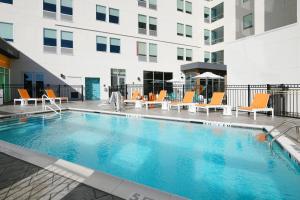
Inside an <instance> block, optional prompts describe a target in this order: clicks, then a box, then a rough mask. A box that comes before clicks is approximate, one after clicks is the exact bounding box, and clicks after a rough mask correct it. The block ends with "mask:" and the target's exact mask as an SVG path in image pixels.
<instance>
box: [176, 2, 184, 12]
mask: <svg viewBox="0 0 300 200" xmlns="http://www.w3.org/2000/svg"><path fill="white" fill-rule="evenodd" d="M177 10H178V11H180V12H183V0H177Z"/></svg>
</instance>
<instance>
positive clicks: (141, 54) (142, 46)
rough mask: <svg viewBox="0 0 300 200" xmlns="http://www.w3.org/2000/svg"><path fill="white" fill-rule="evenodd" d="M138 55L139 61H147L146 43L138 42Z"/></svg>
mask: <svg viewBox="0 0 300 200" xmlns="http://www.w3.org/2000/svg"><path fill="white" fill-rule="evenodd" d="M137 55H138V59H139V61H147V44H146V43H145V42H137Z"/></svg>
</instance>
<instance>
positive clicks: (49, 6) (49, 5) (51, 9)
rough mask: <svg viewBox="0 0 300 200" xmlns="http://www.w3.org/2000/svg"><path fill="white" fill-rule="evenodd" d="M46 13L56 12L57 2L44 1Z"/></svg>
mask: <svg viewBox="0 0 300 200" xmlns="http://www.w3.org/2000/svg"><path fill="white" fill-rule="evenodd" d="M43 7H44V11H49V12H56V0H44V3H43Z"/></svg>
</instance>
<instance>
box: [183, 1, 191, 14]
mask: <svg viewBox="0 0 300 200" xmlns="http://www.w3.org/2000/svg"><path fill="white" fill-rule="evenodd" d="M192 10H193V8H192V2H189V1H186V2H185V12H186V13H188V14H192Z"/></svg>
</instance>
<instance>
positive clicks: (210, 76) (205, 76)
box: [193, 72, 224, 102]
mask: <svg viewBox="0 0 300 200" xmlns="http://www.w3.org/2000/svg"><path fill="white" fill-rule="evenodd" d="M193 78H195V79H206V94H205V95H206V102H207V96H208V93H207V80H208V79H224V77H222V76H219V75H217V74H214V73H211V72H204V73H203V74H200V75H197V76H194V77H193Z"/></svg>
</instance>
